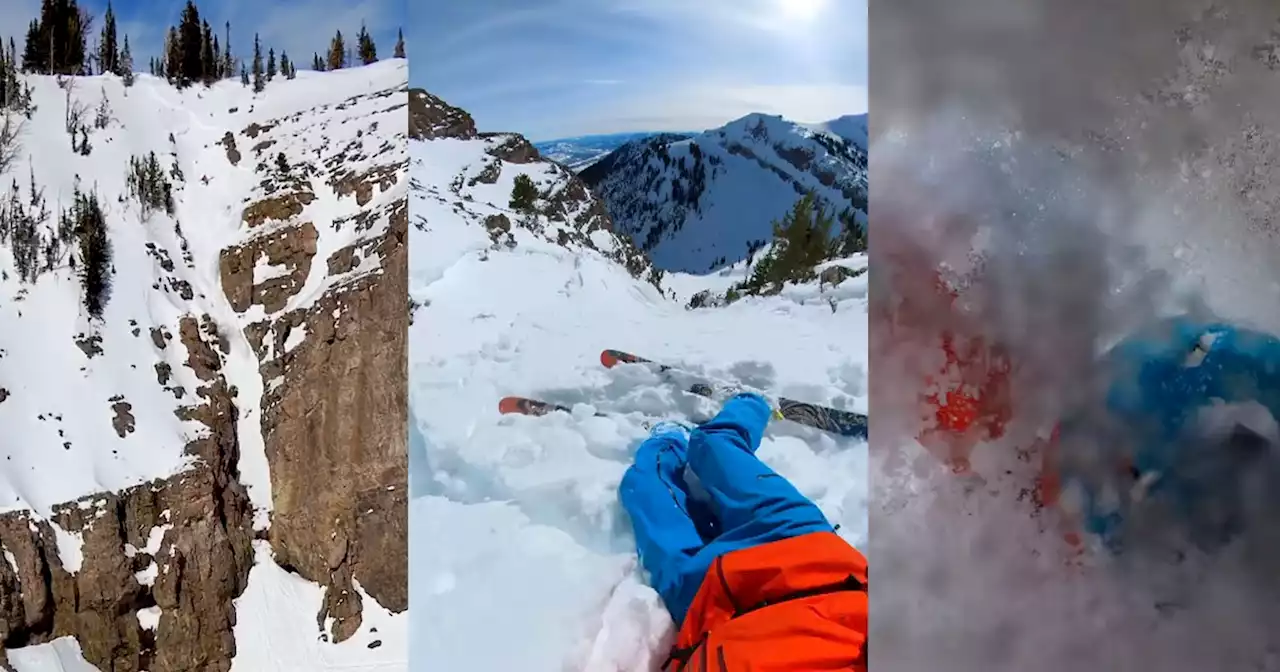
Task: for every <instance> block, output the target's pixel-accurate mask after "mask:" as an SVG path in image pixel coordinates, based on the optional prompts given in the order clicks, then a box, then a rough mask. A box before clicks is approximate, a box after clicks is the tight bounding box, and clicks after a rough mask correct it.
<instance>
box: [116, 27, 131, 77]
mask: <svg viewBox="0 0 1280 672" xmlns="http://www.w3.org/2000/svg"><path fill="white" fill-rule="evenodd" d="M119 66H120V68H119V70H120V77H122V78H123V79H124V85H125V86H133V53H132V52H130V51H129V36H128V35H125V36H124V49H123V50H121V51H120V63H119Z"/></svg>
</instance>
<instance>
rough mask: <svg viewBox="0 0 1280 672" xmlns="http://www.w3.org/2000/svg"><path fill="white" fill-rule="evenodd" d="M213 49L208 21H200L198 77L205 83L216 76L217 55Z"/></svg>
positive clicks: (211, 33) (210, 81)
mask: <svg viewBox="0 0 1280 672" xmlns="http://www.w3.org/2000/svg"><path fill="white" fill-rule="evenodd" d="M215 53H216V52H215V51H214V50H213V31H212V30H210V29H209V22H208V21H201V22H200V74H199V79H200V81H201V82H204V83H205V84H211V83H213V81H214V80H215V79H217V78H218V70H217V61H218V59H217V56H215Z"/></svg>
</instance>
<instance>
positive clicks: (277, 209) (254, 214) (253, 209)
mask: <svg viewBox="0 0 1280 672" xmlns="http://www.w3.org/2000/svg"><path fill="white" fill-rule="evenodd" d="M314 200H316V195H315V194H313V193H311V192H310V191H305V190H295V191H288V192H285V193H283V194H280V195H279V196H273V197H271V198H264V199H262V200H260V201H257V202H255V203H254V204H252V205H250V206H249V207H247V208H245V209H244V213H243V215H242V217H243V219H244V223H245V224H248V225H249V226H250V228H252V227H255V226H260V225H262V224H263V223H264V222H267V221H280V222H287V221H289V220H290V219H293V218H294V217H297V216H298V215H301V214H302V210H303V209H304V208H305V207H306V206H307V205H309V204H310V203H311V202H312V201H314Z"/></svg>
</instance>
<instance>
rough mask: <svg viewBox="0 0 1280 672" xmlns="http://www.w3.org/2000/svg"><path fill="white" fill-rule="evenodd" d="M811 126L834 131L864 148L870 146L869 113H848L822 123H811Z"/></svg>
mask: <svg viewBox="0 0 1280 672" xmlns="http://www.w3.org/2000/svg"><path fill="white" fill-rule="evenodd" d="M809 128H812V129H814V130H821V131H827V132H828V133H834V134H836V135H838V136H840V137H842V138H844V139H845V140H848V141H849V142H852V143H853V144H855V145H857V146H859V147H861V148H863V149H866V148H867V147H868V146H869V139H868V137H867V131H868V127H867V115H866V114H865V113H864V114H846V115H844V116H842V117H836V118H835V119H832V120H830V121H826V122H823V123H821V124H811V125H810V126H809Z"/></svg>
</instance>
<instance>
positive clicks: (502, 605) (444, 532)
mask: <svg viewBox="0 0 1280 672" xmlns="http://www.w3.org/2000/svg"><path fill="white" fill-rule="evenodd" d="M422 100H424V101H428V102H427V103H426V104H425V105H424V109H425V112H423V115H424V117H426V116H427V115H431V116H430V118H429V119H427V121H425V122H421V123H418V124H417V125H418V127H420V128H426V129H428V130H427V131H426V132H424V133H422V136H421V137H422V138H423V139H422V141H420V142H412V143H411V145H412V148H411V168H410V170H411V174H412V177H413V188H412V189H411V194H410V209H411V212H412V216H413V228H412V229H411V230H410V274H411V279H410V294H411V297H412V300H413V302H414V304H415V305H416V306H417V309H416V310H415V313H414V323H413V326H412V327H411V331H410V354H409V361H410V370H409V371H410V373H409V378H410V386H411V389H410V405H411V416H412V417H411V429H410V432H411V435H410V461H411V475H412V481H411V489H412V493H413V500H412V504H411V516H410V520H411V537H410V554H411V558H412V564H413V572H412V574H411V583H410V593H411V601H412V603H413V605H414V613H415V614H419V615H420V616H419V617H415V618H414V619H413V621H412V623H411V631H412V644H411V659H412V660H413V661H414V669H417V670H424V671H426V670H452V669H484V670H516V669H519V670H524V671H528V672H540V671H551V670H556V671H561V670H582V671H591V672H595V671H597V670H647V669H652V668H653V667H654V666H656V665H657V664H658V663H660V662H661V660H662V658H663V657H664V656H665V653H666V647H667V644H668V643H669V640H670V637H671V635H672V633H671V622H670V619H669V617H668V616H667V615H666V612H665V611H664V610H663V609H662V607H661V604H660V602H659V601H658V598H657V595H656V593H655V592H654V591H653V590H652V589H651V588H649V587H648V586H647V584H646V583H645V580H644V577H643V575H642V571H641V570H640V569H639V568H638V564H637V559H636V555H635V548H634V541H633V539H632V536H631V531H630V524H629V522H628V521H627V519H626V516H625V513H624V512H623V511H622V510H621V509H620V507H619V505H618V500H617V495H616V489H617V485H618V482H619V480H620V479H621V476H622V474H623V472H624V470H625V469H626V467H627V466H628V464H629V463H630V460H631V456H632V454H633V452H634V450H635V448H636V447H637V445H638V444H639V443H640V441H641V440H642V439H643V438H644V437H645V436H646V433H647V430H646V426H647V425H648V424H649V423H652V422H653V421H656V420H659V419H663V418H679V417H684V418H699V417H705V416H707V415H709V414H711V413H713V412H714V411H715V410H716V409H715V408H714V407H713V406H712V405H710V402H707V401H706V400H704V399H703V398H701V397H696V396H693V395H689V394H686V393H683V392H681V391H680V390H677V389H674V388H673V387H672V386H670V385H668V384H664V382H663V381H661V380H660V379H659V378H658V377H657V376H656V375H655V374H653V373H652V372H649V371H648V370H644V369H639V370H638V369H637V368H635V367H625V366H624V367H620V368H618V369H615V370H605V369H604V368H603V367H602V366H601V365H600V363H599V354H600V351H601V350H602V349H604V348H621V349H625V350H629V351H632V352H635V353H638V354H644V355H647V356H650V357H653V358H658V359H662V360H665V361H669V362H672V363H679V364H683V365H686V366H688V367H690V368H691V369H693V370H695V371H700V372H703V373H709V374H711V375H714V376H718V377H725V378H733V379H737V380H741V381H744V382H746V383H748V384H752V385H755V386H757V387H760V388H765V389H767V390H769V391H772V392H774V393H779V394H785V395H788V396H791V397H795V398H798V399H804V400H808V401H813V402H817V403H824V404H828V405H831V406H835V407H839V408H850V409H855V410H859V411H866V410H867V407H866V404H867V390H866V380H867V379H866V364H865V361H866V354H865V353H866V351H867V343H866V334H867V314H866V290H867V284H866V276H865V275H864V276H862V277H860V278H855V279H852V280H847V281H846V282H844V283H842V284H840V285H839V286H837V287H835V288H831V287H828V288H826V290H825V291H822V292H819V290H818V288H817V287H816V286H815V287H799V288H790V290H793V291H788V292H784V293H783V294H782V295H780V296H776V297H771V298H768V299H758V298H746V299H743V300H741V301H738V302H736V303H734V304H733V305H732V306H730V307H727V308H716V309H706V310H696V311H689V310H686V309H684V308H683V305H684V302H685V301H687V296H681V295H682V294H690V293H692V292H693V291H696V290H697V289H700V288H704V287H710V286H711V285H710V284H702V282H703V281H704V280H705V279H702V278H696V277H692V276H681V275H673V274H667V275H666V277H665V278H664V280H663V286H664V287H666V286H667V285H668V284H670V286H671V288H672V289H671V290H670V292H671V293H674V294H676V295H677V297H676V298H674V299H673V298H671V297H670V296H668V295H666V294H664V293H663V292H661V291H659V290H658V289H656V288H655V287H654V286H653V285H652V284H650V283H648V282H645V281H643V280H642V279H637V278H636V277H634V275H635V274H634V273H632V272H631V271H629V270H628V269H627V268H626V267H625V266H624V265H623V264H620V263H619V262H618V261H616V260H614V259H612V258H610V255H611V251H612V250H615V249H617V247H618V246H620V245H623V243H622V242H621V241H619V240H618V238H617V237H616V236H615V234H613V233H611V232H609V231H608V229H607V226H608V219H607V217H606V216H605V215H604V214H603V212H600V213H599V215H598V219H597V220H596V221H598V222H599V226H598V227H597V228H595V229H594V230H593V231H592V232H591V233H590V234H588V235H587V236H585V237H580V236H578V235H577V234H575V233H573V232H574V231H575V230H576V229H577V227H576V225H575V224H574V223H573V219H572V218H570V219H568V220H566V219H564V218H561V217H559V216H551V217H548V216H545V215H544V216H540V217H538V218H536V219H534V220H532V221H526V223H525V224H518V223H516V224H510V225H506V224H503V221H502V218H505V219H506V220H507V221H508V222H512V221H515V220H517V219H519V218H518V217H517V216H516V215H514V214H512V213H510V212H508V211H507V210H506V205H507V199H508V198H509V195H510V191H511V187H512V185H513V181H514V176H515V175H516V174H519V173H525V174H530V175H532V176H534V179H535V181H536V182H539V184H540V186H541V187H542V188H544V189H547V190H549V191H551V192H552V193H556V192H557V191H558V190H560V191H574V190H576V187H575V186H573V184H574V182H573V181H572V179H571V175H569V174H568V172H567V171H566V170H565V169H564V168H562V167H559V166H558V165H555V164H549V163H541V162H538V161H530V162H527V163H513V162H510V161H505V160H501V159H496V157H495V156H493V152H494V151H495V147H499V146H509V145H510V143H512V142H513V141H512V140H511V139H510V138H509V137H507V136H497V137H482V136H480V135H478V134H476V133H475V131H474V128H471V127H470V126H469V125H468V124H465V123H461V120H462V119H463V118H464V115H465V113H464V112H462V111H461V110H457V109H455V108H447V107H445V106H444V103H443V101H439V100H438V99H431V98H429V97H428V96H426V95H423V96H422ZM431 119H435V120H436V121H434V122H432V121H431ZM430 129H435V130H434V131H432V130H430ZM502 138H505V139H502ZM481 175H484V176H486V178H485V179H486V180H488V181H487V182H486V181H482V180H478V179H477V178H478V177H479V176H481ZM583 193H584V197H585V199H586V200H585V201H582V202H581V204H580V205H579V209H581V210H585V211H588V212H589V211H596V210H598V209H599V204H598V202H597V201H596V200H595V199H594V197H592V196H591V195H590V194H589V193H586V192H583ZM560 231H568V232H569V233H568V234H565V235H562V234H560V233H559V232H560ZM841 263H845V264H848V265H852V266H859V265H862V264H865V259H864V258H857V259H852V260H847V261H844V262H841ZM712 282H714V281H712ZM506 395H521V396H529V397H534V398H541V399H544V400H548V401H554V402H559V403H561V404H565V405H568V406H571V407H573V408H574V412H573V413H572V414H553V415H550V416H546V417H542V418H534V417H525V416H505V417H504V416H501V415H499V413H498V409H497V405H498V400H499V399H500V398H501V397H503V396H506ZM596 411H602V412H604V413H606V414H607V415H606V416H604V417H601V416H597V415H595V412H596ZM760 455H761V457H762V458H763V459H765V460H766V461H767V462H769V463H770V464H771V465H773V466H774V467H775V468H776V469H778V470H779V471H780V472H781V473H783V474H784V475H786V476H787V477H789V478H791V479H792V480H793V481H794V482H795V483H796V485H797V486H798V487H799V488H800V489H801V490H802V491H803V492H805V493H806V494H808V495H810V496H812V497H813V498H814V499H815V500H816V501H817V502H818V503H819V504H820V505H821V506H822V508H823V510H824V511H825V512H826V513H827V514H828V516H829V517H830V518H831V519H832V520H833V521H834V522H837V523H840V524H842V528H841V533H842V534H844V535H846V536H847V538H848V539H850V541H852V542H853V543H855V544H862V543H863V542H864V541H865V538H866V530H867V522H866V499H865V497H866V495H865V493H866V480H865V479H866V471H865V470H866V460H867V452H866V443H865V442H862V441H849V440H844V439H837V438H834V437H832V436H830V435H826V434H822V433H820V432H817V431H815V430H809V429H807V428H803V427H799V426H795V425H788V424H786V423H779V424H777V425H775V426H773V427H771V429H770V430H769V433H768V435H767V438H766V439H765V441H764V444H763V446H762V447H761V449H760ZM495 643H497V644H496V645H495Z"/></svg>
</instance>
